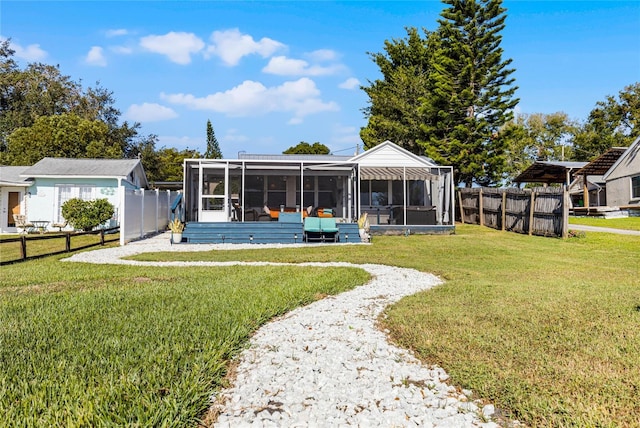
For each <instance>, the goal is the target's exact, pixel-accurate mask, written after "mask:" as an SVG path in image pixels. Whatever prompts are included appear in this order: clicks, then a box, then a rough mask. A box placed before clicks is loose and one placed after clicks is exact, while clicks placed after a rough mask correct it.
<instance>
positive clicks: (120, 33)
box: [105, 28, 129, 37]
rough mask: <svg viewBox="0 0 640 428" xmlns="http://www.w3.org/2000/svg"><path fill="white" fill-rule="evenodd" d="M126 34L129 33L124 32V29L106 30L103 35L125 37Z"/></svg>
mask: <svg viewBox="0 0 640 428" xmlns="http://www.w3.org/2000/svg"><path fill="white" fill-rule="evenodd" d="M127 34H129V32H128V31H127V30H125V29H124V28H118V29H113V30H107V32H106V33H105V35H106V36H107V37H118V36H126V35H127Z"/></svg>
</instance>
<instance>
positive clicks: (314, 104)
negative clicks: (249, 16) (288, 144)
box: [161, 77, 340, 123]
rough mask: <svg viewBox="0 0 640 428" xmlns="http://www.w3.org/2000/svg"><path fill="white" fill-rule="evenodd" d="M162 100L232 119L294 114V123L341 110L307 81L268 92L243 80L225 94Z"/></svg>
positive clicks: (271, 88) (269, 89)
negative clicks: (311, 116)
mask: <svg viewBox="0 0 640 428" xmlns="http://www.w3.org/2000/svg"><path fill="white" fill-rule="evenodd" d="M161 97H162V98H163V99H164V100H166V101H168V102H171V103H174V104H181V105H185V106H187V107H189V108H191V109H194V110H211V111H215V112H218V113H223V114H226V115H228V116H234V117H242V116H245V117H246V116H257V115H262V114H267V113H272V112H288V113H292V114H293V119H292V120H293V121H294V122H295V123H300V122H301V121H302V119H303V118H304V117H305V116H308V115H311V114H315V113H320V112H324V111H338V110H339V109H340V108H339V106H338V105H337V104H336V103H335V102H333V101H331V102H324V101H322V100H321V99H320V91H319V90H318V88H317V87H316V84H315V83H314V82H313V80H311V79H308V78H306V77H304V78H301V79H299V80H296V81H290V82H285V83H283V84H282V85H280V86H273V87H270V88H267V87H265V86H264V85H263V84H262V83H260V82H255V81H252V80H245V81H244V82H242V83H241V84H240V85H238V86H236V87H234V88H232V89H229V90H227V91H225V92H216V93H215V94H211V95H207V96H206V97H201V98H198V97H195V96H193V95H191V94H161Z"/></svg>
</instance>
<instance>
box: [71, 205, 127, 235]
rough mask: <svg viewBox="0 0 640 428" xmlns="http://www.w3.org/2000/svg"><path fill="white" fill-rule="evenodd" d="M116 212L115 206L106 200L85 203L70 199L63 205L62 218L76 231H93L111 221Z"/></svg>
mask: <svg viewBox="0 0 640 428" xmlns="http://www.w3.org/2000/svg"><path fill="white" fill-rule="evenodd" d="M114 212H115V208H114V206H113V205H112V204H111V203H110V202H109V201H107V200H106V199H96V200H95V201H84V200H82V199H79V198H74V199H69V200H68V201H67V202H65V203H64V204H62V216H63V217H64V218H65V220H67V221H68V222H69V224H70V225H71V226H73V227H74V228H75V229H82V230H84V231H89V230H92V229H93V228H94V227H98V226H100V225H101V224H102V223H104V222H105V221H107V220H109V219H110V218H111V217H112V216H113V213H114Z"/></svg>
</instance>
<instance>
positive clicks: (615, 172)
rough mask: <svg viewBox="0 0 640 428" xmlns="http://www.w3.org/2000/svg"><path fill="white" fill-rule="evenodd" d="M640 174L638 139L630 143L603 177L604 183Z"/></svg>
mask: <svg viewBox="0 0 640 428" xmlns="http://www.w3.org/2000/svg"><path fill="white" fill-rule="evenodd" d="M636 174H640V137H638V138H636V140H635V141H634V142H633V143H631V145H630V146H629V147H627V149H626V150H625V152H624V153H623V154H622V156H620V157H619V158H618V160H617V161H616V163H614V164H613V166H612V167H611V168H609V171H607V173H606V174H605V175H604V179H605V181H607V180H611V179H614V178H620V177H625V176H628V175H636Z"/></svg>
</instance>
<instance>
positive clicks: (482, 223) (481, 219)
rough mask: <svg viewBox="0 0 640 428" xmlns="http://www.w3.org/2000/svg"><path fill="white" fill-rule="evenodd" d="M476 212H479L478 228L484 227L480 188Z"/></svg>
mask: <svg viewBox="0 0 640 428" xmlns="http://www.w3.org/2000/svg"><path fill="white" fill-rule="evenodd" d="M478 198H479V200H478V210H479V212H480V226H484V203H483V201H482V187H481V188H480V193H478Z"/></svg>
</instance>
